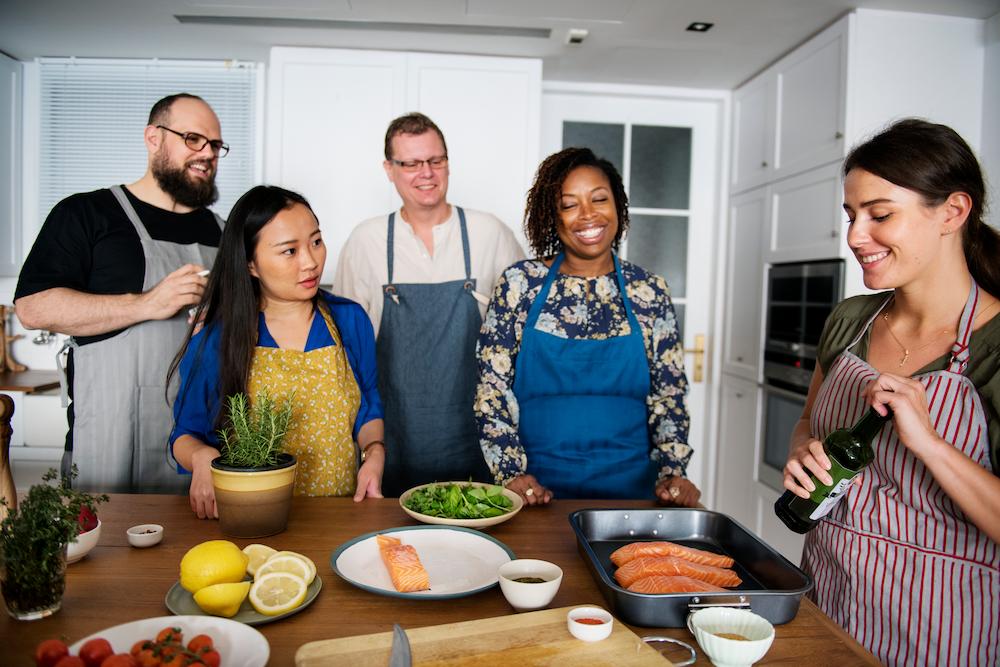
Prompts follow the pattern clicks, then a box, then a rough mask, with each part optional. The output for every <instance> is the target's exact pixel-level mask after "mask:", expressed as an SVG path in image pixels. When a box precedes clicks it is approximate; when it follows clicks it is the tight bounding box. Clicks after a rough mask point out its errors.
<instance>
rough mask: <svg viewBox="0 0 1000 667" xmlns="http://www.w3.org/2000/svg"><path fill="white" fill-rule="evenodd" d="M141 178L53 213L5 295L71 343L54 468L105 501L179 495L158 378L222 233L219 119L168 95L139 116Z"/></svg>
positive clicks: (30, 319)
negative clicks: (144, 119) (61, 439)
mask: <svg viewBox="0 0 1000 667" xmlns="http://www.w3.org/2000/svg"><path fill="white" fill-rule="evenodd" d="M144 139H145V144H146V150H147V152H148V166H147V170H146V173H145V175H143V177H142V178H140V179H139V180H138V181H136V182H134V183H132V184H130V185H127V186H123V185H116V186H114V187H112V188H110V189H102V190H95V191H94V192H87V193H79V194H75V195H71V196H70V197H67V198H66V199H64V200H62V201H61V202H59V203H58V204H56V206H55V207H54V208H53V209H52V211H51V212H50V213H49V216H48V218H46V220H45V224H44V225H42V229H41V231H40V232H39V234H38V237H37V238H36V239H35V243H34V245H33V246H32V249H31V252H30V253H29V254H28V257H27V259H25V262H24V266H23V267H22V269H21V275H20V277H19V279H18V283H17V290H16V292H15V295H14V305H15V308H16V312H17V316H18V318H19V319H20V320H21V323H22V324H23V325H24V326H25V327H26V328H29V329H46V330H49V331H55V332H58V333H63V334H67V335H69V336H72V338H71V340H70V343H69V354H68V359H67V362H66V380H67V384H68V389H69V391H70V397H71V398H72V399H73V401H72V403H71V404H70V406H69V409H68V410H67V415H68V419H69V433H68V434H67V436H66V452H65V454H64V456H63V469H64V472H67V471H68V469H69V466H70V465H71V464H72V463H75V464H77V466H78V467H79V471H80V476H79V478H78V479H77V482H76V484H77V485H78V486H79V487H80V488H83V489H87V490H95V491H109V492H137V491H141V492H149V493H170V492H173V493H184V492H186V486H187V484H188V483H189V481H190V480H189V479H188V478H187V477H186V476H184V477H182V476H180V475H178V474H177V471H176V467H175V466H173V465H172V464H171V461H170V457H169V454H168V449H167V437H168V435H169V434H170V428H171V425H172V423H173V416H172V412H171V408H170V405H169V404H168V402H167V397H168V395H169V397H170V399H171V400H172V399H173V397H174V396H175V395H176V386H172V387H170V391H169V392H168V391H167V388H166V387H165V384H164V383H165V379H166V375H167V368H168V366H169V364H170V361H171V360H172V359H173V357H174V355H175V354H176V353H177V349H178V347H179V346H180V344H181V342H182V341H183V339H184V336H185V335H186V333H187V308H188V307H189V306H192V305H195V304H197V303H198V302H199V301H200V300H201V296H202V292H203V291H204V289H205V285H206V283H207V278H206V277H205V274H206V273H207V271H205V269H206V268H207V267H210V266H211V265H212V262H213V261H214V259H215V253H216V250H217V248H218V246H219V239H220V236H221V227H222V221H221V220H220V219H219V218H218V217H217V216H216V215H215V214H213V213H212V212H211V211H210V210H209V209H208V208H207V207H208V206H210V205H211V204H213V203H214V202H215V200H216V199H217V198H218V191H217V190H216V187H215V173H216V168H217V166H218V158H219V157H221V156H224V155H225V154H226V153H227V152H228V151H229V147H228V146H227V145H226V144H224V143H223V142H222V138H221V131H220V129H219V119H218V118H217V117H216V115H215V112H213V111H212V109H211V107H209V106H208V104H207V103H205V101H204V100H202V99H201V98H200V97H197V96H195V95H190V94H187V93H180V94H176V95H170V96H169V97H165V98H163V99H162V100H160V101H159V102H157V103H156V104H155V105H154V106H153V108H152V110H151V111H150V113H149V124H148V125H147V126H146V129H145V131H144Z"/></svg>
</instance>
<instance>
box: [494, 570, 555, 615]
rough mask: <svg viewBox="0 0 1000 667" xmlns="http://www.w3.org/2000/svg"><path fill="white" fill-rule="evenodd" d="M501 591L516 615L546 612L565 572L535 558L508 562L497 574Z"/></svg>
mask: <svg viewBox="0 0 1000 667" xmlns="http://www.w3.org/2000/svg"><path fill="white" fill-rule="evenodd" d="M497 575H498V577H499V579H500V590H501V591H502V592H503V596H504V597H505V598H507V602H509V603H510V606H511V607H513V608H514V610H515V611H532V610H534V609H542V608H544V607H546V606H548V604H549V603H550V602H552V598H554V597H555V596H556V593H557V592H558V591H559V585H560V584H561V583H562V577H563V571H562V568H560V567H559V566H558V565H556V564H554V563H550V562H548V561H544V560H536V559H534V558H518V559H516V560H512V561H508V562H506V563H504V564H503V565H501V566H500V569H499V570H498V571H497Z"/></svg>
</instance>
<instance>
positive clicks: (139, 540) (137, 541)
mask: <svg viewBox="0 0 1000 667" xmlns="http://www.w3.org/2000/svg"><path fill="white" fill-rule="evenodd" d="M125 534H126V535H127V536H128V543H129V544H131V545H132V546H133V547H139V548H140V549H141V548H143V547H151V546H153V545H154V544H159V543H160V540H162V539H163V526H161V525H159V524H156V523H144V524H141V525H138V526H132V527H131V528H129V529H128V530H127V531H126V533H125Z"/></svg>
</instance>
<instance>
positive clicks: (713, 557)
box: [611, 542, 733, 567]
mask: <svg viewBox="0 0 1000 667" xmlns="http://www.w3.org/2000/svg"><path fill="white" fill-rule="evenodd" d="M642 556H675V557H677V558H683V559H684V560H689V561H691V562H692V563H701V564H702V565H711V566H713V567H732V566H733V559H732V558H730V557H729V556H721V555H719V554H713V553H712V552H711V551H702V550H701V549H692V548H691V547H685V546H683V545H681V544H674V543H673V542H633V543H632V544H626V545H625V546H623V547H621V548H620V549H617V550H615V552H614V553H612V554H611V562H612V563H614V564H615V565H616V566H617V567H621V566H622V565H624V564H625V563H627V562H629V561H630V560H634V559H636V558H641V557H642Z"/></svg>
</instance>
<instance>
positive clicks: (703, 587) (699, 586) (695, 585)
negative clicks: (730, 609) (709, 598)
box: [628, 574, 726, 593]
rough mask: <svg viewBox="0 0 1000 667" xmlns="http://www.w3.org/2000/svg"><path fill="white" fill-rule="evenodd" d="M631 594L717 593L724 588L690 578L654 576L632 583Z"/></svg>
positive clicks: (664, 575)
mask: <svg viewBox="0 0 1000 667" xmlns="http://www.w3.org/2000/svg"><path fill="white" fill-rule="evenodd" d="M628 589H629V590H630V591H632V592H633V593H718V592H719V591H725V590H726V589H725V588H720V587H718V586H713V585H712V584H710V583H708V582H707V581H701V580H699V579H692V578H691V577H682V576H676V577H672V576H670V575H666V574H654V575H653V576H651V577H643V578H642V579H639V580H638V581H636V582H633V584H632V585H631V586H629V587H628Z"/></svg>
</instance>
